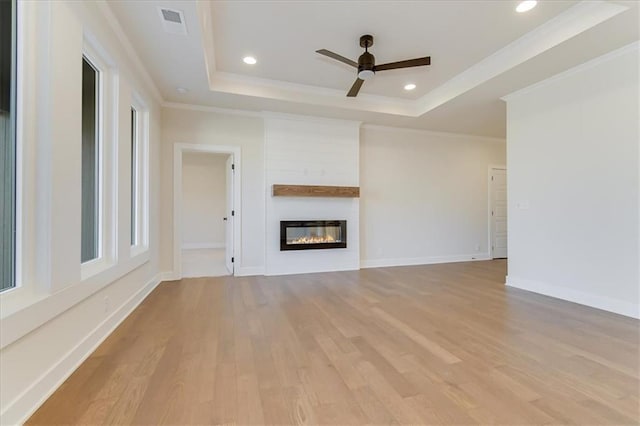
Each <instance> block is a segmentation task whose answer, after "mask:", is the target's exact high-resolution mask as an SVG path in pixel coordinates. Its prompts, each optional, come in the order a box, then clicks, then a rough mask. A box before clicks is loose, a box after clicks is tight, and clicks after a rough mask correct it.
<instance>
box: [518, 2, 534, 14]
mask: <svg viewBox="0 0 640 426" xmlns="http://www.w3.org/2000/svg"><path fill="white" fill-rule="evenodd" d="M537 4H538V2H537V1H536V0H525V1H521V2H520V4H518V7H516V12H519V13H523V12H528V11H530V10H531V9H533V8H534V7H536V5H537Z"/></svg>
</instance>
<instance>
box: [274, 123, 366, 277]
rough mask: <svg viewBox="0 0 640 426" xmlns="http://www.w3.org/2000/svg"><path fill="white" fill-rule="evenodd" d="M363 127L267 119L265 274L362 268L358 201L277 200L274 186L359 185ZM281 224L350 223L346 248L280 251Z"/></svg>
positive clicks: (326, 199)
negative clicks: (288, 222)
mask: <svg viewBox="0 0 640 426" xmlns="http://www.w3.org/2000/svg"><path fill="white" fill-rule="evenodd" d="M359 127H360V123H356V122H349V121H339V120H324V119H316V120H313V119H311V118H300V117H296V118H292V117H289V118H267V119H266V122H265V155H266V161H265V165H266V185H267V198H266V248H265V259H266V273H267V274H268V275H278V274H291V273H305V272H320V271H341V270H353V269H359V266H360V265H359V263H360V262H359V246H360V237H359V213H358V211H359V199H358V198H324V197H323V198H313V197H273V196H272V195H271V194H272V187H273V185H274V184H293V185H339V186H358V180H359V178H358V144H359ZM281 220H346V221H347V248H344V249H325V250H306V251H303V250H292V251H280V221H281Z"/></svg>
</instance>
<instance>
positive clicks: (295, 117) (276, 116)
mask: <svg viewBox="0 0 640 426" xmlns="http://www.w3.org/2000/svg"><path fill="white" fill-rule="evenodd" d="M262 117H263V118H264V119H265V121H266V120H290V121H304V122H307V123H318V124H333V125H339V126H347V127H358V128H359V127H360V126H362V121H357V120H342V119H340V118H325V117H318V116H315V115H300V114H287V113H282V112H272V111H263V112H262Z"/></svg>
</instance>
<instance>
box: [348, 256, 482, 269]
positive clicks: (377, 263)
mask: <svg viewBox="0 0 640 426" xmlns="http://www.w3.org/2000/svg"><path fill="white" fill-rule="evenodd" d="M478 260H491V258H490V257H489V253H475V254H462V255H454V256H430V257H405V258H397V259H362V260H360V267H361V268H385V267H389V266H411V265H433V264H436V263H453V262H475V261H478Z"/></svg>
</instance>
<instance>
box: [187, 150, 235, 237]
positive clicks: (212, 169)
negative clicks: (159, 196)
mask: <svg viewBox="0 0 640 426" xmlns="http://www.w3.org/2000/svg"><path fill="white" fill-rule="evenodd" d="M227 157H228V156H227V155H222V154H220V155H216V154H204V153H194V152H185V153H183V155H182V248H183V249H193V248H222V247H224V244H225V224H226V222H224V221H223V218H224V217H225V216H226V212H225V210H226V203H227V201H226V193H227V192H226V191H227V187H226V182H227V178H226V159H227Z"/></svg>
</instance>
